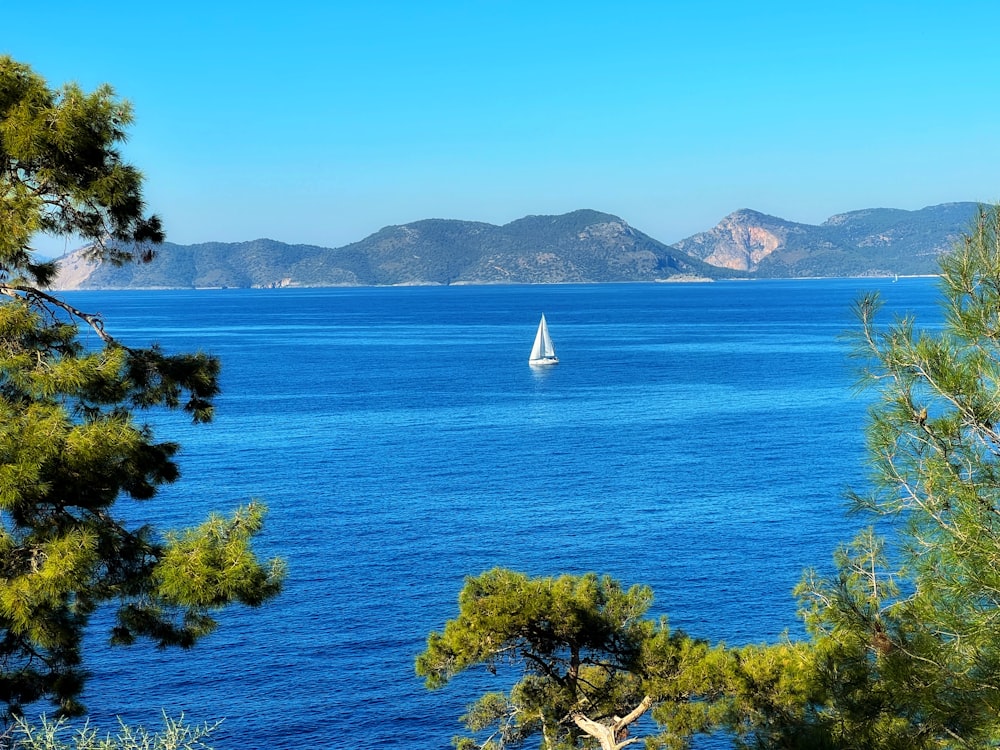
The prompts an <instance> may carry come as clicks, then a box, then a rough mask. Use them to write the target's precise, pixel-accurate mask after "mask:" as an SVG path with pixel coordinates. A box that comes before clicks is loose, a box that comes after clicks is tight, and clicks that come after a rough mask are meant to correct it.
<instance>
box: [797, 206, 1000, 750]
mask: <svg viewBox="0 0 1000 750" xmlns="http://www.w3.org/2000/svg"><path fill="white" fill-rule="evenodd" d="M941 271H942V276H941V287H942V291H943V301H944V313H945V316H944V326H943V328H942V330H940V331H921V330H918V329H917V328H916V325H915V321H914V320H913V319H912V318H911V317H906V318H902V319H899V320H897V321H896V322H895V323H893V324H891V325H888V326H884V327H883V326H880V325H877V322H876V321H877V312H878V309H879V300H878V298H877V296H875V295H871V296H867V297H865V298H863V299H862V300H861V301H860V302H859V304H858V315H859V318H860V320H861V330H860V334H859V338H858V344H859V354H860V356H862V357H864V360H865V362H866V369H865V373H864V378H865V383H866V384H867V385H868V386H870V387H872V388H874V389H875V391H876V392H877V393H878V395H879V396H880V399H879V400H878V402H877V404H876V405H875V407H874V408H873V409H872V413H871V419H870V428H869V431H868V440H869V451H870V455H871V459H872V463H873V467H874V477H873V489H872V491H871V492H870V493H867V494H864V495H855V496H854V497H853V499H854V501H855V504H856V506H857V508H858V509H859V510H862V511H866V512H869V513H872V514H875V515H876V516H877V517H878V518H880V519H884V521H883V523H891V524H892V528H891V531H892V532H893V533H892V535H891V536H889V537H887V538H881V537H879V536H878V535H877V534H876V533H875V532H874V531H872V530H867V531H865V532H864V533H863V534H861V535H860V536H859V537H858V539H857V540H855V542H854V543H853V544H852V545H849V546H848V547H845V548H844V549H843V550H841V551H840V552H839V553H838V556H837V563H838V575H837V576H835V577H833V578H824V577H821V576H818V575H815V574H812V575H810V576H809V577H808V578H807V579H806V580H805V581H804V582H803V584H802V586H801V587H800V590H799V593H800V596H801V597H802V601H803V604H804V605H805V607H804V610H805V613H806V618H807V624H808V625H809V627H810V630H811V632H812V633H813V634H814V636H815V638H816V643H817V646H818V647H820V646H821V647H822V648H823V649H824V652H825V654H826V659H825V661H824V662H821V667H822V669H821V671H820V676H821V677H822V678H823V679H824V681H825V684H826V687H827V693H828V694H827V699H826V702H825V705H824V706H823V707H822V710H821V711H820V712H819V716H820V717H821V718H822V719H823V720H824V721H825V722H826V724H827V726H828V727H829V728H830V731H831V732H832V733H833V734H834V735H835V736H836V737H837V738H838V739H839V742H840V744H841V746H843V747H870V748H908V749H910V748H913V749H919V748H941V747H946V748H965V747H988V746H989V747H992V746H994V745H995V744H996V742H998V741H1000V208H997V207H993V208H983V209H982V210H981V212H980V215H979V219H978V223H977V225H976V227H975V228H974V229H973V230H972V231H970V233H969V234H968V235H967V236H966V237H964V238H963V240H962V241H961V242H960V243H959V244H958V246H957V247H956V248H955V249H954V251H953V252H952V253H951V254H949V255H947V256H946V257H944V258H943V260H942V263H941ZM883 528H884V526H883Z"/></svg>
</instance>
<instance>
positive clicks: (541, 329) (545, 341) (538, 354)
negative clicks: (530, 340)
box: [528, 313, 559, 365]
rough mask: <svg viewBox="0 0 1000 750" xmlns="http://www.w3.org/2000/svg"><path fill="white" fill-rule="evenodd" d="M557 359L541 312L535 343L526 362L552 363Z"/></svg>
mask: <svg viewBox="0 0 1000 750" xmlns="http://www.w3.org/2000/svg"><path fill="white" fill-rule="evenodd" d="M558 361H559V358H558V357H557V356H556V348H555V347H554V346H553V345H552V339H551V338H550V337H549V327H548V325H547V324H546V322H545V314H544V313H542V319H541V321H539V323H538V332H537V333H535V343H534V344H533V345H532V347H531V354H530V355H529V356H528V364H529V365H554V364H555V363H556V362H558Z"/></svg>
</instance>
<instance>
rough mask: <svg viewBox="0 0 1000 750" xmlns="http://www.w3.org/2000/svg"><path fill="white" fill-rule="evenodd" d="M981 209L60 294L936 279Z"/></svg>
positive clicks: (409, 230) (433, 243) (83, 279)
mask: <svg viewBox="0 0 1000 750" xmlns="http://www.w3.org/2000/svg"><path fill="white" fill-rule="evenodd" d="M978 206H979V204H977V203H971V202H964V203H945V204H941V205H937V206H928V207H927V208H923V209H920V210H918V211H904V210H901V209H891V208H874V209H864V210H860V211H851V212H849V213H844V214H838V215H836V216H831V217H830V218H829V219H827V220H826V221H825V222H823V223H822V224H820V225H811V224H798V223H795V222H790V221H786V220H784V219H780V218H778V217H775V216H768V215H766V214H762V213H759V212H757V211H752V210H749V209H742V210H739V211H736V212H734V213H732V214H730V215H729V216H727V217H725V218H724V219H722V221H720V222H719V223H718V224H717V225H716V226H715V227H714V228H712V229H710V230H708V231H705V232H700V233H698V234H695V235H693V236H692V237H688V238H687V239H684V240H681V241H680V242H677V243H674V244H673V245H667V244H664V243H662V242H660V241H658V240H656V239H653V238H652V237H650V236H649V235H647V234H644V233H643V232H641V231H639V230H638V229H635V228H633V227H631V226H629V224H628V223H627V222H626V221H625V220H623V219H621V218H620V217H618V216H613V215H611V214H606V213H601V212H599V211H593V210H588V209H584V210H579V211H573V212H571V213H568V214H562V215H559V216H526V217H524V218H523V219H518V220H516V221H512V222H510V223H509V224H504V225H503V226H496V225H493V224H486V223H481V222H470V221H456V220H449V219H426V220H423V221H417V222H413V223H411V224H401V225H398V226H389V227H385V228H384V229H381V230H379V231H378V232H376V233H375V234H372V235H371V236H369V237H366V238H365V239H363V240H361V241H360V242H355V243H352V244H350V245H345V246H344V247H340V248H325V247H318V246H315V245H288V244H285V243H282V242H278V241H276V240H269V239H259V240H253V241H249V242H236V243H221V242H207V243H203V244H197V245H175V244H172V243H165V244H164V245H163V246H162V247H161V248H160V249H159V252H158V255H157V257H156V258H155V259H154V260H153V261H152V262H151V263H148V264H146V265H127V266H121V267H115V266H112V265H111V264H100V265H98V264H94V263H91V262H88V261H87V260H86V259H85V257H84V251H83V250H77V251H75V252H73V253H70V254H68V255H65V256H63V257H62V258H60V259H59V264H60V272H59V275H58V277H57V279H56V281H55V282H54V283H53V285H52V288H54V289H192V288H220V287H221V288H281V287H328V286H403V285H456V284H560V283H611V282H655V281H691V280H715V279H734V278H793V277H835V276H891V275H924V274H933V273H936V272H937V258H938V256H939V255H940V254H941V253H943V252H945V251H947V250H948V249H950V248H951V246H952V244H953V243H954V242H955V240H956V239H958V237H960V236H961V234H962V233H963V232H965V231H968V230H969V228H970V226H971V225H972V221H973V220H974V217H975V213H976V210H977V208H978Z"/></svg>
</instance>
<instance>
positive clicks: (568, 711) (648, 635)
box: [416, 568, 718, 750]
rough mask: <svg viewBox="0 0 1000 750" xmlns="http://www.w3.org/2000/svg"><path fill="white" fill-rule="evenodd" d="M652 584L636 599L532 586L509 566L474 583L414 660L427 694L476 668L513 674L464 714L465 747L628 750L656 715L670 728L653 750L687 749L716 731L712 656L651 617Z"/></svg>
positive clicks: (589, 577) (593, 582)
mask: <svg viewBox="0 0 1000 750" xmlns="http://www.w3.org/2000/svg"><path fill="white" fill-rule="evenodd" d="M651 602H652V592H651V591H650V589H649V588H648V587H644V586H633V587H631V588H630V589H628V590H627V591H626V590H624V589H622V587H621V585H620V584H619V583H618V582H617V581H615V580H614V579H612V578H609V577H608V576H603V577H599V576H597V575H596V574H594V573H587V574H584V575H580V576H573V575H563V576H559V577H556V578H531V577H529V576H526V575H524V574H523V573H517V572H514V571H510V570H505V569H503V568H496V569H494V570H491V571H487V572H485V573H483V574H481V575H479V576H474V577H469V578H467V579H466V582H465V586H464V587H463V589H462V592H461V593H460V595H459V614H458V617H456V618H455V619H453V620H449V621H448V622H447V623H446V624H445V627H444V630H443V632H440V633H437V632H434V633H431V634H430V636H429V637H428V641H427V649H426V650H425V651H424V652H423V653H422V654H420V656H418V657H417V662H416V669H417V673H418V674H419V675H421V676H423V677H424V678H425V679H426V684H427V686H428V687H430V688H440V687H443V686H444V685H446V684H447V683H448V682H449V681H450V680H451V679H452V678H453V677H455V676H456V675H458V674H460V673H462V672H464V671H466V670H469V669H473V668H476V667H480V668H485V669H486V670H487V671H488V672H491V673H493V674H496V673H497V670H498V667H502V666H504V665H507V666H509V667H511V668H512V669H513V671H514V675H515V676H516V678H517V679H516V680H515V682H514V684H513V686H512V687H511V688H510V689H509V690H507V691H491V692H488V693H485V694H484V695H483V696H482V697H481V698H480V699H479V700H478V701H477V702H476V703H474V704H473V705H472V706H470V707H469V711H468V713H467V714H466V715H465V716H463V717H462V719H463V722H464V723H465V725H466V728H467V729H468V730H469V734H468V735H466V736H463V737H459V738H456V740H455V745H456V747H458V748H460V749H462V750H477V749H480V750H502V749H503V748H514V747H523V746H526V745H527V744H528V743H530V742H535V743H537V745H536V746H538V747H541V748H546V749H554V748H572V747H592V746H594V745H596V746H599V747H601V748H602V749H603V750H620V748H624V747H628V746H631V745H634V744H637V743H639V742H642V741H643V740H642V739H641V738H640V737H639V736H637V735H636V734H635V731H636V727H637V726H638V724H637V722H638V721H639V719H640V718H641V717H643V716H644V715H645V714H647V712H649V711H650V710H651V709H655V711H656V717H657V721H659V722H660V723H661V724H662V725H663V726H664V727H665V729H664V731H663V732H662V733H660V734H658V735H656V736H655V737H652V736H651V737H650V738H649V740H650V742H655V746H656V747H664V748H666V747H671V748H673V747H685V746H686V742H687V739H688V738H689V737H690V736H691V735H692V734H694V733H696V732H699V731H703V730H705V729H706V728H707V727H710V726H712V725H713V723H714V721H716V720H717V718H718V717H713V711H714V709H715V706H714V704H713V703H712V701H711V697H712V695H713V688H712V685H711V683H710V682H707V681H706V674H707V673H708V672H710V671H711V670H709V669H707V668H706V666H705V665H706V664H707V663H709V662H710V661H711V660H712V657H713V654H712V652H711V651H710V650H709V649H708V648H707V646H706V645H705V644H704V643H702V642H700V641H696V640H693V639H691V638H688V637H687V636H685V635H684V634H683V633H680V632H671V631H670V629H669V628H668V627H667V624H666V622H665V621H653V620H650V619H648V618H646V617H645V614H646V611H647V610H648V608H649V606H650V604H651Z"/></svg>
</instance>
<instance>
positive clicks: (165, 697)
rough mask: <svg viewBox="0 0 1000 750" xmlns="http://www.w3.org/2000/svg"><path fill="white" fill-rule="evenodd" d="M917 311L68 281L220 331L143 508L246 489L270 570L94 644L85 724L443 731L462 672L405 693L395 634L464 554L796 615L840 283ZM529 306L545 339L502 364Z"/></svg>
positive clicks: (149, 324) (491, 292) (679, 293)
mask: <svg viewBox="0 0 1000 750" xmlns="http://www.w3.org/2000/svg"><path fill="white" fill-rule="evenodd" d="M872 288H881V289H882V291H883V293H884V294H885V296H886V299H887V302H888V306H889V309H890V310H894V311H902V310H913V311H916V312H917V314H918V316H919V318H920V319H921V320H927V321H930V320H933V319H935V318H936V317H937V311H936V306H935V299H936V286H935V284H934V282H933V281H931V280H927V279H902V280H900V281H899V282H898V283H890V282H888V281H880V280H836V281H782V282H753V283H716V284H664V285H610V286H552V287H548V286H546V287H485V288H482V287H454V288H404V289H384V288H378V289H328V290H280V291H224V290H220V291H199V292H143V293H138V292H113V293H83V292H80V293H75V294H73V295H71V297H72V301H73V303H74V304H76V305H77V306H78V307H80V308H81V309H84V310H86V311H89V312H103V313H104V314H105V316H106V320H107V328H108V330H109V331H110V332H111V333H112V334H113V335H115V336H118V337H119V338H121V339H122V340H124V341H127V342H129V343H133V344H143V343H148V342H151V341H159V342H160V343H161V344H163V346H164V347H165V348H166V349H167V350H168V351H182V350H189V349H204V350H207V351H210V352H213V353H215V354H217V355H218V356H220V357H221V359H222V362H223V387H224V390H225V392H224V395H223V397H222V398H221V399H220V401H219V404H218V406H219V408H218V415H217V418H216V421H215V422H214V423H213V424H211V425H208V426H198V427H193V426H191V425H189V424H187V423H186V422H185V421H184V420H183V419H182V418H175V417H173V416H169V417H165V418H158V419H157V420H156V425H157V435H158V437H160V438H162V439H171V440H178V441H180V442H181V443H182V444H183V445H184V450H183V453H182V455H181V468H182V471H183V477H182V479H181V481H180V482H179V483H177V484H176V485H175V486H173V487H170V488H167V489H166V490H165V491H164V492H163V493H162V494H161V496H160V498H159V499H158V500H156V501H154V503H153V504H147V505H145V506H142V509H141V512H142V513H145V514H147V516H148V517H151V518H153V519H154V520H156V521H159V522H162V523H164V524H168V525H174V526H177V525H183V524H193V523H196V522H198V521H200V520H201V519H202V517H203V516H204V515H205V514H206V513H207V512H209V511H211V510H227V509H231V508H233V507H235V506H236V505H239V504H241V503H245V502H246V501H247V500H249V499H250V498H252V497H256V498H261V499H263V500H264V501H265V502H266V503H267V504H268V505H269V507H270V509H271V515H270V516H269V519H268V525H267V529H266V531H265V533H264V535H263V537H262V538H261V540H260V544H259V548H260V551H261V552H262V554H264V555H265V556H272V555H281V556H283V557H285V558H286V559H287V561H288V564H289V569H290V576H289V579H288V584H287V589H286V591H285V592H284V593H283V595H282V596H281V597H280V599H279V600H278V601H276V602H274V603H272V604H270V605H269V606H267V607H265V608H262V609H259V610H239V611H232V612H228V613H226V614H225V616H224V617H223V618H222V619H223V625H222V627H221V628H220V630H219V631H218V632H217V633H216V634H215V635H213V636H212V637H211V638H209V639H207V640H206V641H205V642H203V644H201V645H200V646H199V647H197V648H196V649H195V650H193V651H191V652H188V653H181V652H175V651H170V652H166V653H161V652H157V651H156V650H155V649H151V648H147V647H144V646H140V647H134V648H132V649H124V650H123V649H114V650H111V649H108V648H106V647H105V646H104V645H103V642H102V638H103V636H101V635H100V634H98V633H95V634H94V636H93V637H92V639H91V641H92V643H91V653H90V654H89V656H88V658H89V664H90V666H91V667H92V669H93V675H94V676H93V680H92V682H91V683H90V687H89V691H88V693H87V695H86V701H87V703H88V705H89V707H90V708H91V711H92V714H93V715H94V717H95V718H96V719H97V720H98V721H100V723H101V724H102V725H105V726H109V727H110V726H113V724H114V722H113V719H110V718H108V717H113V716H114V715H116V714H121V715H122V716H123V717H124V718H125V719H127V720H128V721H133V722H143V723H148V724H156V723H157V722H158V720H159V719H158V717H159V714H160V710H161V707H162V708H163V709H165V710H166V711H167V713H169V714H171V715H176V714H178V713H179V712H181V711H184V712H186V714H187V716H188V717H189V718H191V719H194V720H197V721H201V720H214V719H217V718H221V717H225V722H224V724H223V729H222V730H220V732H219V733H218V734H217V735H216V740H217V741H216V745H217V747H218V748H219V749H220V750H225V749H227V748H240V749H241V750H249V749H253V748H298V747H317V748H325V747H330V748H332V747H373V748H374V747H380V748H382V747H399V748H416V749H417V750H424V749H426V750H430V749H432V748H433V749H437V748H445V747H448V746H449V740H450V737H451V736H452V735H453V734H454V733H455V732H456V731H457V729H458V725H457V723H456V718H457V716H458V715H459V714H460V713H461V712H462V708H463V706H464V705H465V704H466V703H468V702H469V701H470V700H471V699H472V698H473V697H474V695H475V692H474V691H475V688H476V686H477V684H478V685H481V683H482V681H481V680H478V679H470V680H464V679H462V678H459V679H458V680H456V681H455V682H454V683H453V684H452V685H451V686H449V687H448V688H447V689H445V690H443V691H439V692H436V693H429V692H427V691H426V690H425V689H424V688H423V685H422V683H421V682H420V681H419V680H418V679H417V678H416V676H415V675H414V673H413V667H412V664H413V657H414V655H415V654H416V653H417V652H418V651H420V650H421V648H422V646H423V643H424V639H425V638H426V635H427V633H428V631H429V630H431V629H434V628H440V627H441V626H442V625H443V623H444V621H445V620H446V619H447V618H449V617H450V616H452V615H453V614H454V613H455V612H456V596H457V593H458V591H459V589H460V587H461V585H462V579H463V576H465V575H467V574H475V573H478V572H481V571H483V570H485V569H488V568H491V567H493V566H497V565H503V566H508V567H512V568H516V569H519V570H523V571H526V572H529V573H532V574H546V575H547V574H558V573H563V572H584V571H589V570H595V571H599V572H602V573H610V574H612V575H614V576H616V577H618V578H620V579H621V580H622V581H623V582H625V583H628V584H631V583H647V584H649V585H651V586H652V587H653V588H654V591H655V592H656V596H657V599H656V603H655V605H654V609H655V612H654V614H668V615H669V617H670V619H671V622H672V623H673V624H674V625H675V626H677V627H682V628H684V629H685V630H687V631H688V632H690V633H692V634H694V635H699V636H703V637H707V638H710V639H713V640H715V639H724V640H726V641H727V642H729V643H744V642H751V641H766V640H774V639H776V638H778V637H779V636H780V634H781V633H782V632H783V631H785V630H788V631H790V632H791V633H792V634H797V633H799V632H801V628H800V625H799V623H798V621H797V619H796V617H795V602H794V601H793V599H792V598H791V596H790V593H789V592H790V590H791V588H792V587H793V586H794V585H795V584H796V582H797V581H798V579H799V577H800V575H801V572H802V570H803V568H804V567H806V566H817V567H826V566H828V565H829V561H830V554H831V551H832V550H833V548H834V547H835V546H836V544H837V542H838V541H841V540H846V539H848V538H849V537H850V536H852V534H853V531H854V529H855V528H856V527H858V526H859V525H861V524H862V523H863V519H858V518H846V517H845V516H844V514H843V501H842V492H843V489H844V488H845V487H846V486H847V485H849V484H852V485H855V486H859V485H862V484H863V482H864V478H865V472H864V466H863V438H862V433H861V430H862V425H863V421H864V412H865V408H866V405H865V401H864V399H863V398H858V397H855V396H853V395H852V392H851V385H852V383H853V381H854V375H853V372H852V370H851V367H852V365H851V363H850V362H849V361H848V359H847V358H846V350H847V345H846V344H845V343H844V342H843V341H842V340H841V339H839V338H838V336H839V335H840V334H841V333H842V332H844V331H845V330H846V329H849V328H851V327H852V325H853V321H852V318H851V314H850V304H851V302H852V301H853V300H854V299H855V298H856V297H857V296H858V294H859V293H860V292H861V291H863V290H868V289H872ZM541 312H545V314H546V317H547V318H548V321H549V327H550V330H551V333H552V336H553V338H554V340H555V344H556V348H557V351H558V354H559V356H560V358H561V360H562V361H561V364H559V365H558V366H557V367H555V368H552V369H551V370H549V371H545V372H533V371H532V370H531V369H530V368H529V367H528V366H527V363H526V360H527V355H528V350H529V348H530V346H531V340H532V338H533V336H534V332H535V327H536V325H537V323H538V316H539V314H540V313H541Z"/></svg>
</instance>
